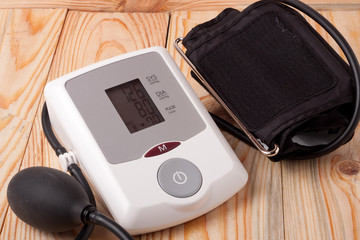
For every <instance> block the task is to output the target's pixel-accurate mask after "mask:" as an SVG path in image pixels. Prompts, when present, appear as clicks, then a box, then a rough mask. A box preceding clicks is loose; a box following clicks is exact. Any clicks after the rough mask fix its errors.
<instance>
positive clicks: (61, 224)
mask: <svg viewBox="0 0 360 240" xmlns="http://www.w3.org/2000/svg"><path fill="white" fill-rule="evenodd" d="M7 198H8V202H9V205H10V207H11V209H12V210H13V211H14V213H15V214H16V215H17V216H18V217H19V218H20V219H21V220H23V221H24V222H26V223H27V224H29V225H31V226H33V227H35V228H38V229H41V230H45V231H49V232H63V231H68V230H71V229H73V228H75V227H77V226H78V225H80V224H81V223H82V222H81V214H82V211H83V210H84V208H86V207H87V206H89V205H91V204H90V203H89V199H88V196H87V194H86V192H85V190H84V189H83V188H82V186H81V185H80V183H78V182H77V181H76V180H75V179H74V178H72V177H71V176H69V175H67V174H66V173H64V172H61V171H59V170H56V169H52V168H47V167H31V168H27V169H25V170H22V171H20V172H18V173H17V174H16V175H15V176H14V177H13V178H12V179H11V181H10V183H9V186H8V189H7Z"/></svg>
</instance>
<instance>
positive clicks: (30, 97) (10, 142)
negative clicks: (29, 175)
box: [0, 9, 66, 226]
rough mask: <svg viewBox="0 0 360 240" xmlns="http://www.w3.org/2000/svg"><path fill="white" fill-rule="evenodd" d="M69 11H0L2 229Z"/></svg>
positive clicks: (0, 207)
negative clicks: (11, 187) (8, 197)
mask: <svg viewBox="0 0 360 240" xmlns="http://www.w3.org/2000/svg"><path fill="white" fill-rule="evenodd" d="M65 15H66V10H63V9H58V10H46V11H45V10H21V9H18V10H0V29H1V34H0V60H1V65H0V74H1V78H0V86H1V87H0V186H1V189H0V223H1V225H0V226H3V224H2V223H3V221H4V217H5V215H6V213H7V211H8V204H7V201H6V189H7V184H8V182H9V180H10V179H11V177H12V176H13V175H14V174H15V173H16V172H18V171H19V166H20V165H21V160H22V158H23V155H24V151H25V148H26V146H27V143H28V140H29V134H30V131H31V127H32V124H33V121H34V117H35V114H36V111H37V106H38V103H39V100H40V96H41V94H42V89H43V87H44V85H45V82H46V79H47V75H48V73H49V68H50V64H51V61H52V58H53V55H54V52H55V48H56V46H57V41H58V38H59V35H60V32H61V29H62V26H63V20H64V19H65Z"/></svg>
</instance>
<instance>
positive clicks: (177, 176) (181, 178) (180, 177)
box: [173, 171, 187, 184]
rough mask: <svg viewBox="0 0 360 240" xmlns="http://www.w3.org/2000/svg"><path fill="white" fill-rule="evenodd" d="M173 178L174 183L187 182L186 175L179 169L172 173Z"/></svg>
mask: <svg viewBox="0 0 360 240" xmlns="http://www.w3.org/2000/svg"><path fill="white" fill-rule="evenodd" d="M173 180H174V182H175V183H176V184H184V183H186V182H187V176H186V174H185V173H183V172H180V171H176V172H175V173H174V174H173Z"/></svg>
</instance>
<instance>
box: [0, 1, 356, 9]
mask: <svg viewBox="0 0 360 240" xmlns="http://www.w3.org/2000/svg"><path fill="white" fill-rule="evenodd" d="M253 2H255V1H254V0H224V1H221V0H199V1H193V0H146V1H144V0H130V1H124V0H3V1H0V8H67V9H72V10H80V11H95V12H98V11H102V12H163V11H165V12H168V11H190V10H191V11H199V10H201V11H214V10H218V9H222V8H227V7H233V8H239V7H243V6H247V5H249V4H251V3H253ZM304 2H305V3H307V4H310V5H311V6H313V7H315V8H317V9H325V8H326V9H349V8H352V9H354V8H358V9H359V8H360V2H359V0H342V1H338V0H304Z"/></svg>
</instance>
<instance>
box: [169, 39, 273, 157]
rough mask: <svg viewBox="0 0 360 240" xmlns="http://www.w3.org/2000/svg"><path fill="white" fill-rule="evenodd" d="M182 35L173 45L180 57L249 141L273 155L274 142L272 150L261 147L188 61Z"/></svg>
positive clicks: (265, 152) (260, 149)
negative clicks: (181, 45)
mask: <svg viewBox="0 0 360 240" xmlns="http://www.w3.org/2000/svg"><path fill="white" fill-rule="evenodd" d="M183 39H184V38H183V37H179V38H177V39H176V40H175V42H174V46H175V49H176V50H177V51H178V52H179V53H180V55H181V57H182V58H183V59H185V61H186V62H187V63H188V64H189V66H190V67H191V69H192V70H193V71H194V73H195V74H196V76H197V77H198V78H199V79H200V80H201V82H202V83H203V84H204V86H205V87H206V88H207V90H208V91H209V92H210V93H211V94H212V95H213V97H214V98H215V99H216V100H217V101H218V102H219V103H220V104H221V106H223V107H224V108H225V110H226V111H227V112H228V113H229V114H230V116H231V117H232V118H233V119H234V120H235V122H236V123H237V124H238V125H239V127H240V129H241V130H242V131H243V132H244V133H245V135H246V136H247V137H248V138H249V139H250V141H251V142H252V143H253V144H254V145H255V146H256V148H257V149H258V150H259V151H260V152H262V153H263V154H264V155H266V156H267V157H273V156H275V155H276V154H278V152H279V150H280V149H279V146H278V145H277V144H274V148H273V149H272V150H267V149H265V148H264V147H263V145H262V143H260V142H259V141H258V140H257V139H256V138H255V137H254V136H253V135H252V134H251V133H250V132H249V131H248V130H247V129H246V127H245V126H244V125H243V124H242V123H241V122H240V121H239V119H238V118H237V117H236V116H235V114H234V113H233V112H232V111H231V110H230V108H229V107H228V106H227V105H226V104H225V103H224V101H223V100H222V99H221V98H220V97H219V95H218V94H217V93H216V92H215V90H214V89H213V88H212V87H211V86H210V85H209V84H208V83H207V81H206V80H205V78H204V77H203V76H202V75H201V74H200V72H199V71H198V70H197V69H196V67H195V66H194V64H193V63H192V62H191V61H190V59H189V58H188V57H187V56H186V55H185V53H184V52H183V51H182V49H181V48H180V47H179V43H180V42H182V41H183Z"/></svg>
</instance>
